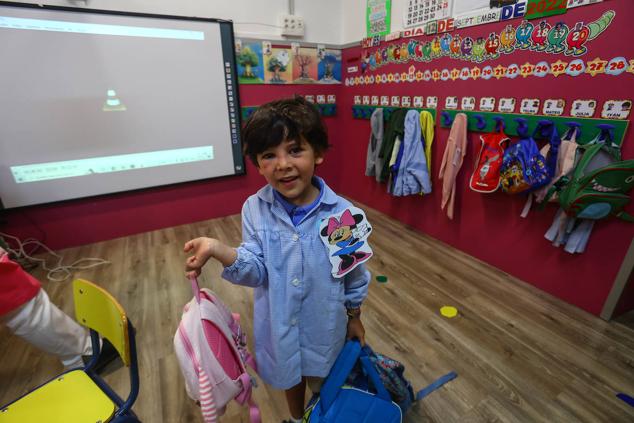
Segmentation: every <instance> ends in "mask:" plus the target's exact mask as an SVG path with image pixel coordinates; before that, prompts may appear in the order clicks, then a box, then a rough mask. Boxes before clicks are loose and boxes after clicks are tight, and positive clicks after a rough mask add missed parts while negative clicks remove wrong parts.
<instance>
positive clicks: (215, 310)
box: [174, 278, 261, 423]
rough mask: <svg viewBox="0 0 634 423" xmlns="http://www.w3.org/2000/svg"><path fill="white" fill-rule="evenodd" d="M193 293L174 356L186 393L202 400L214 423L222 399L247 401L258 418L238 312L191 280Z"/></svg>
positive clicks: (206, 415) (255, 422) (255, 419)
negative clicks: (231, 309) (233, 311)
mask: <svg viewBox="0 0 634 423" xmlns="http://www.w3.org/2000/svg"><path fill="white" fill-rule="evenodd" d="M191 285H192V292H193V293H194V298H192V300H191V301H190V302H189V303H187V304H186V305H185V307H184V311H183V316H182V318H181V322H180V324H179V326H178V329H177V330H176V334H175V335H174V349H175V351H176V357H177V358H178V363H179V365H180V368H181V372H182V373H183V376H184V378H185V388H186V390H187V394H188V395H189V397H190V398H192V399H193V400H195V401H199V402H200V407H201V412H202V415H203V419H204V421H205V423H215V422H217V421H218V417H219V416H221V415H222V414H224V412H225V406H226V404H227V403H228V402H229V401H231V400H232V399H235V400H236V401H237V402H238V403H240V404H242V405H244V404H248V406H249V413H250V417H251V423H260V421H261V418H260V410H259V409H258V407H257V405H256V404H255V402H254V401H253V398H252V396H251V391H252V386H253V381H252V379H251V376H250V375H249V374H248V373H247V371H246V364H248V365H249V367H251V368H252V369H253V370H254V371H257V367H256V365H255V361H254V360H253V357H251V355H250V354H249V352H248V351H247V349H246V336H245V334H244V333H243V332H242V328H241V327H240V316H239V315H238V314H235V313H233V314H232V313H231V311H229V309H228V308H227V306H226V305H225V304H224V303H223V302H222V301H220V299H219V298H218V297H217V296H216V295H215V294H214V293H213V292H212V291H210V290H209V289H205V288H203V289H200V288H199V286H198V281H197V280H196V279H195V278H192V279H191Z"/></svg>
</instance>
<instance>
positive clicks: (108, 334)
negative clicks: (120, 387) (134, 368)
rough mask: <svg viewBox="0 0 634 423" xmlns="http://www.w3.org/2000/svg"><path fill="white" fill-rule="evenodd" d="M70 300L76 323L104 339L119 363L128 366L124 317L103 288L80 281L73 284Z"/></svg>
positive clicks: (127, 340) (126, 323) (126, 320)
mask: <svg viewBox="0 0 634 423" xmlns="http://www.w3.org/2000/svg"><path fill="white" fill-rule="evenodd" d="M73 297H74V300H75V318H76V319H77V321H78V322H79V323H80V324H82V325H83V326H86V327H88V328H90V329H92V330H94V331H96V332H98V333H99V334H100V335H101V336H103V337H105V338H106V339H108V341H110V343H111V344H112V345H113V346H114V347H115V349H116V350H117V352H118V353H119V356H121V360H123V364H125V365H126V366H130V340H129V337H128V318H127V316H126V314H125V311H124V310H123V307H121V304H119V303H118V302H117V300H115V299H114V297H113V296H112V295H110V293H108V292H107V291H106V290H105V289H103V288H101V287H99V286H97V285H95V284H94V283H92V282H89V281H87V280H84V279H75V280H74V281H73Z"/></svg>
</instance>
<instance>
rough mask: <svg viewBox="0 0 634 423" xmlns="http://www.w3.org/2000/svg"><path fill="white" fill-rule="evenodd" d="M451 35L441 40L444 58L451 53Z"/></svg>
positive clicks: (444, 36) (446, 35)
mask: <svg viewBox="0 0 634 423" xmlns="http://www.w3.org/2000/svg"><path fill="white" fill-rule="evenodd" d="M450 46H451V34H445V35H443V36H442V37H441V38H440V48H441V49H442V54H443V56H447V55H449V53H450V52H451V48H450Z"/></svg>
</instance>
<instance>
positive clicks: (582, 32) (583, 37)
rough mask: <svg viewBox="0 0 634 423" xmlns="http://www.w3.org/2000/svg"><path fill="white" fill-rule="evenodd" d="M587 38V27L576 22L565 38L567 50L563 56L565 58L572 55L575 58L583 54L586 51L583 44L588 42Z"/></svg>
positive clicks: (588, 33)
mask: <svg viewBox="0 0 634 423" xmlns="http://www.w3.org/2000/svg"><path fill="white" fill-rule="evenodd" d="M589 36H590V30H589V29H588V27H587V26H585V25H584V24H583V22H577V23H576V24H575V27H574V28H573V30H572V31H570V33H569V34H568V37H567V38H566V44H567V45H568V50H566V51H565V52H564V54H565V55H566V56H570V55H573V56H575V57H577V56H581V55H583V54H585V53H586V51H588V49H587V48H586V46H584V44H585V43H586V41H587V40H588V37H589Z"/></svg>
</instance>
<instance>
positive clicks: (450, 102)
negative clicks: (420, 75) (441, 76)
mask: <svg viewBox="0 0 634 423" xmlns="http://www.w3.org/2000/svg"><path fill="white" fill-rule="evenodd" d="M457 108H458V97H455V96H451V97H447V98H446V99H445V109H450V110H455V109H457Z"/></svg>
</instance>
